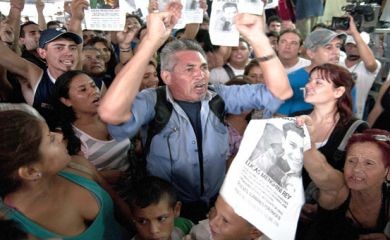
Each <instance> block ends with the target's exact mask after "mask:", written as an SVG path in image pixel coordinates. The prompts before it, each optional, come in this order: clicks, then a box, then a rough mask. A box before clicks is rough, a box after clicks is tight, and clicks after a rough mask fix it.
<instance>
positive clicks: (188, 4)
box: [182, 0, 203, 23]
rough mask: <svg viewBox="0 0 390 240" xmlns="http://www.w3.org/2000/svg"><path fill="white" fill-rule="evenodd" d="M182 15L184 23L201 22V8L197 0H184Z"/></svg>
mask: <svg viewBox="0 0 390 240" xmlns="http://www.w3.org/2000/svg"><path fill="white" fill-rule="evenodd" d="M183 4H184V3H183ZM182 17H183V18H184V22H185V23H202V22H203V9H202V8H200V4H199V0H185V4H184V5H183V12H182Z"/></svg>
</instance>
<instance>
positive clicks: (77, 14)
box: [70, 0, 89, 21]
mask: <svg viewBox="0 0 390 240" xmlns="http://www.w3.org/2000/svg"><path fill="white" fill-rule="evenodd" d="M88 7H89V2H88V1H87V0H73V1H72V3H71V4H70V9H71V13H72V18H74V19H78V20H80V21H81V20H83V19H84V10H85V9H87V8H88Z"/></svg>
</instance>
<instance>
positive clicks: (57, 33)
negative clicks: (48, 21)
mask: <svg viewBox="0 0 390 240" xmlns="http://www.w3.org/2000/svg"><path fill="white" fill-rule="evenodd" d="M60 37H61V38H70V39H72V40H73V41H74V42H75V43H76V44H80V43H82V42H83V39H82V38H81V37H80V36H79V35H77V34H75V33H72V32H67V31H66V30H65V29H63V28H56V29H46V30H44V31H42V32H41V37H40V38H39V47H40V48H44V47H45V45H46V44H47V43H50V42H52V41H54V40H56V39H58V38H60Z"/></svg>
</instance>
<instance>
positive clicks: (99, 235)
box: [0, 171, 122, 240]
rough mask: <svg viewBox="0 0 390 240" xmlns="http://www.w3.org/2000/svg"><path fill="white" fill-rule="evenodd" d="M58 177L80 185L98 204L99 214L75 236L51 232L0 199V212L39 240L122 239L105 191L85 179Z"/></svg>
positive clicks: (69, 175) (71, 174)
mask: <svg viewBox="0 0 390 240" xmlns="http://www.w3.org/2000/svg"><path fill="white" fill-rule="evenodd" d="M58 175H60V176H62V177H64V178H65V179H67V180H69V181H71V182H73V183H75V184H77V185H80V186H82V187H84V188H85V189H87V190H88V191H89V192H91V193H92V194H93V196H94V197H95V198H96V200H97V202H98V204H99V208H100V209H99V213H98V215H97V216H96V218H95V220H94V221H93V222H92V224H91V225H90V226H89V227H88V228H87V229H86V230H85V231H84V232H82V233H81V234H79V235H77V236H71V237H69V236H61V235H59V234H56V233H54V232H51V231H49V230H47V229H45V228H43V227H42V226H40V225H39V224H37V223H35V222H34V221H32V220H30V219H29V218H27V217H26V216H25V215H23V214H22V213H21V212H19V211H17V210H16V209H14V208H11V207H9V206H7V205H5V204H4V202H3V200H2V199H0V211H2V212H4V213H5V215H6V218H8V219H12V220H14V221H16V222H17V223H18V224H19V226H20V227H21V229H22V230H23V231H25V232H27V233H29V234H31V235H33V236H35V237H38V238H39V239H48V238H55V239H63V240H90V239H94V240H100V239H101V240H111V239H112V240H114V239H115V240H116V239H122V229H121V227H120V225H119V224H118V223H117V221H116V220H115V218H114V208H113V207H114V206H113V202H112V200H111V198H110V196H109V195H108V193H107V192H106V191H104V190H103V189H102V188H101V187H100V186H99V185H98V184H97V183H96V182H94V181H92V180H90V179H87V178H85V177H82V176H79V175H76V174H73V173H69V172H64V171H63V172H60V173H59V174H58Z"/></svg>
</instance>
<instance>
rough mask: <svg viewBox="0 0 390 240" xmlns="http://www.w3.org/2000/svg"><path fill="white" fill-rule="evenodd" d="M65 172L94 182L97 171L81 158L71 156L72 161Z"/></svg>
mask: <svg viewBox="0 0 390 240" xmlns="http://www.w3.org/2000/svg"><path fill="white" fill-rule="evenodd" d="M65 171H67V172H71V173H74V174H76V175H80V176H82V177H85V178H88V179H91V180H94V181H96V174H97V171H96V168H95V166H94V165H93V164H92V163H91V162H90V161H88V160H87V159H86V158H85V157H83V156H79V155H74V156H72V161H71V162H70V163H69V164H68V166H67V168H66V169H65Z"/></svg>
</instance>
